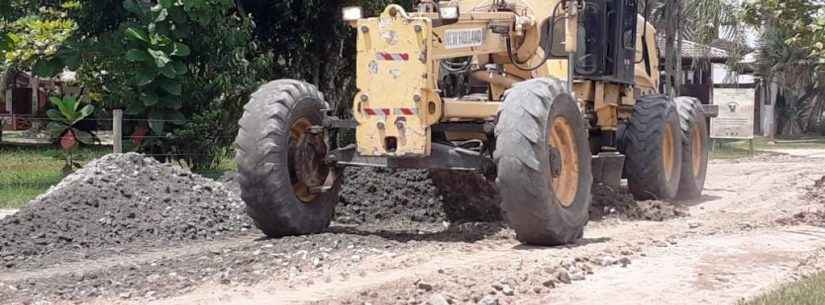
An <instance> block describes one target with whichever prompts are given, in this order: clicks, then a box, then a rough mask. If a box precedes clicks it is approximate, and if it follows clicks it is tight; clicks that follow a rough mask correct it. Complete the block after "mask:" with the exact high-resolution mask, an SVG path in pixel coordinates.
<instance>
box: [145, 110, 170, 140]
mask: <svg viewBox="0 0 825 305" xmlns="http://www.w3.org/2000/svg"><path fill="white" fill-rule="evenodd" d="M165 119H166V116H165V115H164V114H163V113H162V112H151V113H149V128H150V129H152V132H154V133H155V134H157V135H163V127H164V123H165V122H164V120H165Z"/></svg>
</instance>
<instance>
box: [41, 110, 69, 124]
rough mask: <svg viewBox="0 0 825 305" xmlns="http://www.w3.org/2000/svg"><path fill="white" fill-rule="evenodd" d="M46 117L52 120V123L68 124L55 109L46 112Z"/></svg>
mask: <svg viewBox="0 0 825 305" xmlns="http://www.w3.org/2000/svg"><path fill="white" fill-rule="evenodd" d="M46 116H48V117H49V120H52V121H54V122H60V123H64V124H65V123H68V122H67V121H66V118H65V117H64V116H63V114H62V113H60V110H57V109H49V110H48V111H46Z"/></svg>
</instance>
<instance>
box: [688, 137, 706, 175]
mask: <svg viewBox="0 0 825 305" xmlns="http://www.w3.org/2000/svg"><path fill="white" fill-rule="evenodd" d="M690 138H691V140H690V141H691V145H690V147H691V156H692V158H691V163H692V164H691V166H692V167H693V176H694V177H698V176H699V175H700V174H701V173H700V172H701V171H702V159H703V158H704V157H705V154H704V151H705V146H704V144H705V143H704V142H703V141H702V131H701V130H700V129H699V127H693V129H692V130H691V131H690Z"/></svg>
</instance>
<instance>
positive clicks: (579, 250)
mask: <svg viewBox="0 0 825 305" xmlns="http://www.w3.org/2000/svg"><path fill="white" fill-rule="evenodd" d="M823 165H825V151H819V150H805V151H792V152H778V153H777V154H771V155H768V156H758V157H756V158H753V159H740V160H725V161H712V162H711V164H710V168H709V171H710V172H709V175H708V181H707V189H706V192H705V196H704V197H703V198H701V199H700V200H696V201H690V202H679V203H677V204H676V206H678V207H679V209H678V211H679V212H678V213H673V214H674V215H673V216H676V217H675V218H673V217H664V218H662V221H650V220H639V219H640V218H638V217H636V218H628V217H610V216H608V217H605V218H604V219H603V220H600V221H593V222H591V223H590V224H589V225H588V227H587V229H586V231H585V238H584V239H583V240H581V241H580V242H579V243H577V244H575V245H569V246H565V247H554V248H540V247H528V246H524V245H520V244H519V243H518V242H517V241H516V240H515V239H514V234H513V232H512V231H511V230H510V229H508V228H506V227H505V226H504V225H501V224H497V223H465V224H462V225H453V226H446V225H445V224H443V223H440V222H430V223H417V224H416V223H410V222H403V223H397V222H393V223H391V224H388V223H386V222H378V223H371V222H367V223H349V221H348V223H347V224H342V223H337V224H335V225H333V227H332V228H331V231H330V232H329V233H325V234H319V235H313V236H303V237H288V238H282V239H265V238H263V236H262V235H261V234H260V233H259V232H257V230H248V231H244V232H240V233H236V234H232V235H231V236H228V237H226V238H223V239H216V240H203V241H198V242H187V243H182V244H179V245H167V244H165V243H161V244H153V245H152V246H151V247H148V246H141V245H124V246H123V247H122V248H118V249H115V250H112V251H107V252H106V255H104V256H102V257H89V258H87V259H79V260H76V261H72V262H56V263H54V262H53V263H52V264H48V265H44V266H38V265H37V264H30V265H24V266H22V267H18V268H9V269H0V304H101V305H102V304H170V305H171V304H203V305H207V304H359V305H360V304H432V305H436V304H437V305H443V304H548V303H551V304H604V300H610V303H611V304H648V303H650V304H654V303H655V304H714V305H716V304H731V305H733V304H735V303H736V301H738V300H739V299H740V298H743V297H744V298H747V297H751V296H754V295H757V294H759V293H760V292H764V291H766V290H767V289H770V288H772V287H775V286H776V285H778V284H780V283H784V282H788V281H791V280H794V279H796V278H799V277H802V276H804V275H807V274H810V273H812V272H816V271H819V270H825V217H823V215H825V212H823V211H825V200H823V199H822V198H825V187H821V188H816V187H814V185H815V182H816V181H817V180H819V179H821V177H822V176H823V175H825V166H823ZM817 194H823V195H821V196H820V195H817ZM428 204H432V203H428ZM639 205H640V206H648V205H653V206H658V205H661V203H657V202H653V203H639ZM657 209H658V207H657ZM605 210H609V208H606V209H605ZM607 214H609V213H607ZM347 215H348V216H349V218H348V220H352V219H366V220H376V219H374V218H369V217H368V216H367V215H361V214H347ZM641 219H645V218H644V217H641ZM27 266H28V267H27ZM35 266H36V268H35Z"/></svg>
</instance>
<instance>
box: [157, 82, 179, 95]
mask: <svg viewBox="0 0 825 305" xmlns="http://www.w3.org/2000/svg"><path fill="white" fill-rule="evenodd" d="M160 87H161V88H163V90H165V91H166V92H169V94H171V95H181V91H183V90H182V87H181V85H180V83H179V82H176V81H164V82H161V83H160Z"/></svg>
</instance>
